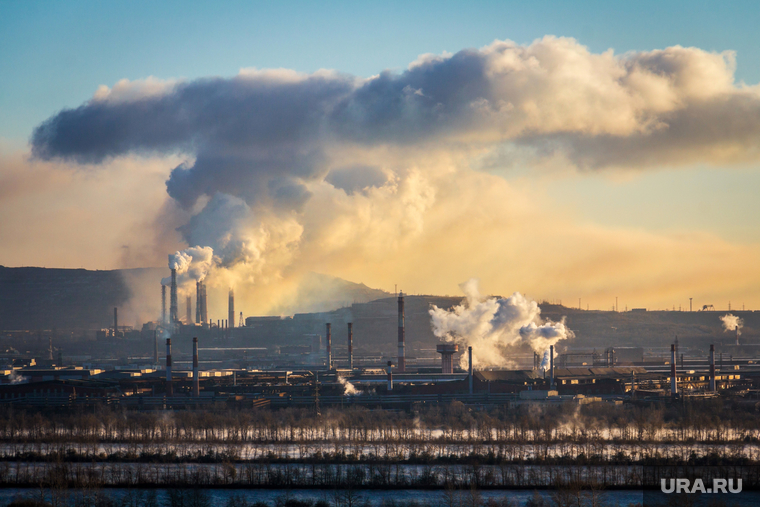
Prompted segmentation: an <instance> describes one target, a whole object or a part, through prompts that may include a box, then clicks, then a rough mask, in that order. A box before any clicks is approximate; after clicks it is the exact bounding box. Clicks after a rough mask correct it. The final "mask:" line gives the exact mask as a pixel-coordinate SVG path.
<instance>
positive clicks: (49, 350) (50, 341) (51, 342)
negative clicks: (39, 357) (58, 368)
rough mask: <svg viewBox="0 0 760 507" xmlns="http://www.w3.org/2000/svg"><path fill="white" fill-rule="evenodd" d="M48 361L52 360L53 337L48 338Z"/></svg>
mask: <svg viewBox="0 0 760 507" xmlns="http://www.w3.org/2000/svg"><path fill="white" fill-rule="evenodd" d="M48 360H50V361H52V360H53V337H52V336H48Z"/></svg>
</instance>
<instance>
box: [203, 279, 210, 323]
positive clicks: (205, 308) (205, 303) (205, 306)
mask: <svg viewBox="0 0 760 507" xmlns="http://www.w3.org/2000/svg"><path fill="white" fill-rule="evenodd" d="M201 319H202V321H203V322H204V323H206V322H209V318H208V296H207V294H206V284H205V283H203V282H201ZM209 327H211V324H209Z"/></svg>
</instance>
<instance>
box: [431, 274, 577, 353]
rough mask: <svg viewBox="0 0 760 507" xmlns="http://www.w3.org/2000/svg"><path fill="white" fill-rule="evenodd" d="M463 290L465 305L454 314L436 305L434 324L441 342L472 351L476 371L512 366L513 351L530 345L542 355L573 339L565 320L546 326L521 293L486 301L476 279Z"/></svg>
mask: <svg viewBox="0 0 760 507" xmlns="http://www.w3.org/2000/svg"><path fill="white" fill-rule="evenodd" d="M460 288H461V289H462V291H463V292H464V293H465V296H466V301H465V302H464V303H462V304H461V305H458V306H455V307H454V308H452V309H451V310H444V309H442V308H438V307H436V306H435V305H433V307H432V308H431V309H430V312H429V313H430V316H431V324H432V326H433V333H434V334H435V335H436V336H437V337H438V338H441V339H443V340H446V341H449V342H455V343H457V344H459V345H461V346H463V347H472V360H473V364H474V366H476V367H481V368H487V367H505V366H509V365H510V364H511V361H510V359H509V357H508V354H509V349H510V348H511V347H514V346H519V345H529V346H530V348H531V349H533V351H534V352H537V353H543V352H544V351H546V349H547V348H549V346H550V345H555V344H556V343H557V342H558V341H560V340H565V339H567V338H572V337H573V336H574V334H573V332H572V331H571V330H570V329H568V328H567V326H565V321H564V319H563V320H562V321H560V322H551V321H546V322H544V321H543V320H542V319H541V317H540V315H541V309H540V308H539V306H538V303H536V302H535V301H533V300H530V299H528V298H526V297H525V296H523V295H522V294H520V293H519V292H515V293H514V294H513V295H512V296H510V297H508V298H499V299H497V298H495V297H490V298H485V297H483V296H481V295H480V292H479V290H478V280H477V279H474V278H473V279H470V280H468V281H467V282H465V283H463V284H461V285H460ZM466 363H467V358H466V357H464V356H462V358H461V361H460V364H461V365H462V366H463V367H465V366H466Z"/></svg>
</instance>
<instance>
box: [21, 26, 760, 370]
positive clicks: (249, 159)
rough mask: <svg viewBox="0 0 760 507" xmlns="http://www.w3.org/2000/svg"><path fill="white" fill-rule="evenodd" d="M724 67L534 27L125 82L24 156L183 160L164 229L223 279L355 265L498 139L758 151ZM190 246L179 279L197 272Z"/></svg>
mask: <svg viewBox="0 0 760 507" xmlns="http://www.w3.org/2000/svg"><path fill="white" fill-rule="evenodd" d="M734 69H735V58H734V54H733V53H731V52H723V53H710V52H706V51H702V50H700V49H697V48H683V47H680V46H674V47H670V48H667V49H663V50H655V51H649V52H635V53H627V54H625V55H615V54H613V52H612V51H607V52H605V53H602V54H593V53H591V52H589V50H588V49H587V48H586V47H584V46H582V45H581V44H579V43H578V42H577V41H575V40H574V39H570V38H556V37H551V36H547V37H544V38H543V39H540V40H537V41H535V42H533V43H532V44H530V45H526V46H523V45H518V44H515V43H513V42H510V41H495V42H493V43H492V44H490V45H488V46H486V47H483V48H480V49H465V50H462V51H459V52H458V53H456V54H443V55H422V56H420V57H419V58H418V59H417V60H416V61H415V62H412V63H411V64H410V65H409V67H408V68H407V69H406V70H405V71H403V72H401V73H394V72H390V71H383V72H381V73H380V74H378V75H377V76H373V77H370V78H366V79H364V78H358V77H354V76H350V75H346V74H341V73H338V72H334V71H324V70H323V71H318V72H315V73H313V74H299V73H296V72H293V71H289V70H283V69H278V70H257V69H244V70H242V71H241V72H240V73H239V74H238V75H237V76H234V77H232V78H217V77H212V78H204V79H197V80H193V81H160V80H157V79H154V78H148V79H146V80H142V81H131V82H130V81H126V80H124V81H120V82H118V83H117V84H116V85H114V86H113V87H112V88H110V89H109V88H108V87H101V88H99V89H98V90H97V92H96V93H95V95H94V96H93V97H92V99H91V100H89V101H88V102H86V103H84V104H82V105H81V106H79V107H77V108H74V109H64V110H62V111H61V112H59V113H58V114H56V115H54V116H52V117H51V118H49V119H48V120H46V121H45V122H44V123H42V124H41V125H39V126H38V127H37V128H36V129H35V130H34V132H33V135H32V139H31V144H32V153H33V155H34V156H35V157H36V158H37V159H42V160H65V161H69V162H75V163H80V164H85V165H87V166H88V167H90V168H91V169H93V170H94V168H96V167H105V166H108V164H107V162H109V161H110V160H111V159H114V158H118V157H125V156H129V155H155V154H158V155H176V154H178V153H179V154H182V155H183V156H185V157H186V159H185V161H184V162H183V163H180V164H178V165H176V166H175V167H174V168H173V169H172V170H171V174H170V176H169V178H168V180H167V181H166V190H167V193H168V195H169V196H170V197H171V198H172V200H173V202H174V204H176V207H177V208H178V209H179V210H180V212H181V214H182V216H183V217H184V221H182V222H181V223H179V224H175V223H172V225H171V227H172V228H175V227H177V226H179V227H178V229H177V230H178V231H179V232H180V233H181V235H182V238H183V240H184V242H185V244H187V245H188V246H190V247H192V248H201V249H203V248H209V249H210V250H211V252H210V253H209V255H210V259H211V260H209V261H208V263H210V265H211V266H216V267H217V268H221V269H216V268H215V273H219V274H220V276H226V277H228V278H230V279H235V280H237V281H239V280H241V279H245V281H248V282H253V280H254V278H255V279H256V281H257V282H259V281H261V282H262V283H267V281H279V280H283V279H284V278H285V277H286V276H291V275H292V273H293V271H297V270H298V268H294V266H297V265H298V264H297V262H298V260H299V259H305V258H310V259H323V258H325V257H328V256H330V255H333V254H334V253H335V252H340V250H341V248H345V245H347V244H352V245H353V247H354V248H353V250H352V254H353V256H354V257H361V256H362V255H364V256H367V257H368V256H372V255H375V256H377V255H383V254H384V253H387V252H386V250H390V249H392V248H395V247H398V245H399V244H403V243H404V241H405V240H406V238H408V237H413V236H414V235H415V234H419V233H420V232H421V231H422V230H423V228H424V227H425V225H426V214H427V213H428V211H429V210H430V209H431V208H432V207H433V206H434V205H435V204H436V198H437V195H436V187H435V186H434V182H435V179H436V178H438V177H444V176H448V177H449V178H451V173H454V172H456V171H461V170H462V168H466V169H468V170H469V168H470V167H471V163H472V162H473V161H482V160H486V159H487V156H497V157H498V156H500V155H499V154H500V153H502V150H503V149H505V148H506V149H507V152H510V150H512V151H511V152H510V153H512V152H515V153H519V154H527V157H528V163H529V164H530V163H533V162H542V161H543V160H547V159H548V160H553V159H559V160H560V161H567V162H569V163H571V164H573V165H575V166H576V167H578V168H587V169H604V168H609V167H635V168H642V167H652V166H661V165H683V164H689V163H693V162H695V161H698V162H700V163H704V162H707V163H714V164H723V163H735V162H742V161H755V160H757V159H758V158H760V150H758V144H757V142H756V140H757V138H758V136H759V135H760V89H758V87H756V86H746V85H744V84H739V85H737V84H735V83H734ZM368 161H369V163H370V164H371V165H367V164H368ZM509 163H514V161H510V162H509ZM474 165H477V163H475V164H474ZM309 203H312V207H311V208H308V210H307V206H308V205H309ZM359 243H362V244H363V246H358V244H359ZM192 248H190V249H188V250H192ZM188 250H185V252H188ZM188 255H190V256H191V257H192V259H193V260H192V261H191V265H190V267H188V271H186V272H183V273H182V274H181V276H182V277H183V278H182V279H183V281H188V280H190V279H194V278H195V279H197V277H196V274H194V273H195V271H194V269H195V268H194V267H193V266H194V264H195V265H197V266H206V264H207V261H201V260H198V259H199V258H198V257H196V256H195V255H192V254H189V253H188ZM336 257H337V256H336ZM204 259H205V258H204ZM178 265H179V264H178ZM199 269H201V268H199ZM203 269H206V268H205V267H204V268H202V270H203ZM209 269H210V268H208V269H206V271H205V273H206V274H208V272H209ZM285 272H287V273H286V274H284V273H285ZM204 276H205V275H204ZM520 298H522V296H520V295H519V294H515V295H514V296H512V298H509V300H514V302H513V303H509V304H506V307H507V308H509V307H511V306H510V305H512V306H515V307H519V306H520V303H518V302H517V301H518V300H519V299H520ZM483 304H485V303H483ZM484 311H485V309H484ZM558 325H559V324H558ZM551 329H553V328H551ZM551 329H544V328H541V327H539V326H537V327H536V329H533V330H531V329H530V326H528V328H526V331H525V333H528V334H529V335H530V334H533V335H536V336H542V333H550V331H551ZM542 339H544V340H551V339H554V338H553V337H551V336H549V335H547V336H546V337H544V338H542ZM481 361H486V358H485V356H483V358H482V359H481Z"/></svg>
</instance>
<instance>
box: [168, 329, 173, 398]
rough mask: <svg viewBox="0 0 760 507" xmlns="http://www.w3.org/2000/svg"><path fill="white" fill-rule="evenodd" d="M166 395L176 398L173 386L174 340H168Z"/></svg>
mask: <svg viewBox="0 0 760 507" xmlns="http://www.w3.org/2000/svg"><path fill="white" fill-rule="evenodd" d="M166 395H167V396H174V388H173V386H172V339H171V338H167V339H166Z"/></svg>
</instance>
